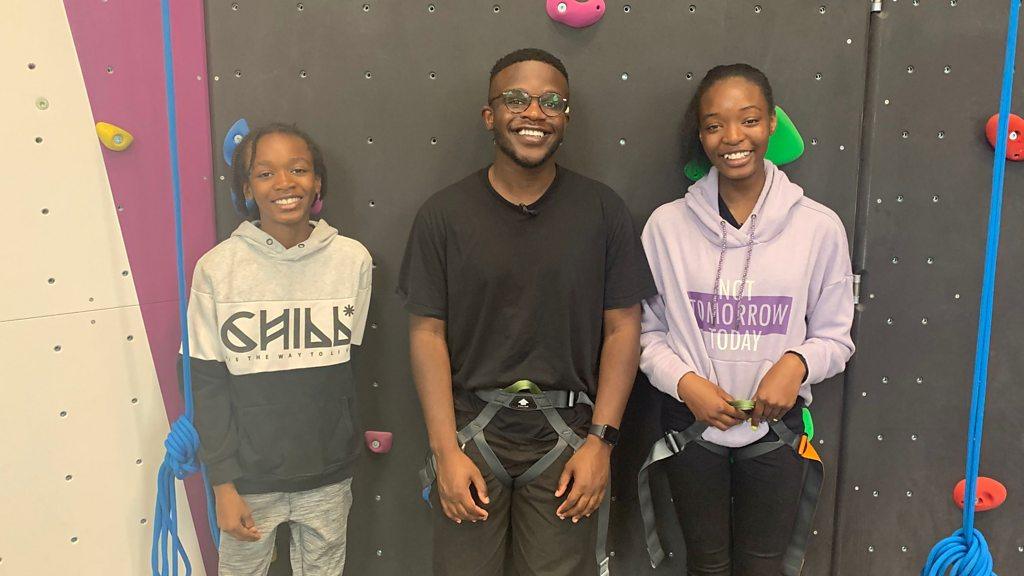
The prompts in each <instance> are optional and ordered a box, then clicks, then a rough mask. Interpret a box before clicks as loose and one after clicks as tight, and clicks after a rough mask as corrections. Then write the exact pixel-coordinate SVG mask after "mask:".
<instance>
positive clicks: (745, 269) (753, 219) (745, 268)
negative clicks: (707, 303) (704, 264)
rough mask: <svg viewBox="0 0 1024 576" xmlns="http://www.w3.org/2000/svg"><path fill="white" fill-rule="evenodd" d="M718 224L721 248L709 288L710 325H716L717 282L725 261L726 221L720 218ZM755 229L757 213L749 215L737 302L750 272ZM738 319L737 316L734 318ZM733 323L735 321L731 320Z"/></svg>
mask: <svg viewBox="0 0 1024 576" xmlns="http://www.w3.org/2000/svg"><path fill="white" fill-rule="evenodd" d="M719 225H720V227H721V231H722V248H721V251H720V252H719V253H718V268H717V269H716V270H715V285H714V287H713V288H712V290H711V294H712V296H711V325H712V326H717V325H718V300H719V297H720V296H721V292H720V290H719V288H720V287H719V283H720V282H721V281H722V264H723V263H724V262H725V250H726V240H727V238H728V237H727V235H726V232H725V226H726V222H725V220H720V221H719ZM756 230H757V214H751V215H750V236H749V238H748V239H747V257H746V261H745V262H744V263H743V277H742V278H741V279H740V293H739V294H737V295H736V300H737V302H738V301H740V300H742V299H743V293H744V291H746V289H747V274H748V273H749V272H750V259H751V256H752V255H753V253H754V232H755V231H756ZM736 320H738V318H736ZM733 325H735V321H734V322H733Z"/></svg>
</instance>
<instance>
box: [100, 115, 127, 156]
mask: <svg viewBox="0 0 1024 576" xmlns="http://www.w3.org/2000/svg"><path fill="white" fill-rule="evenodd" d="M96 135H97V136H99V137H100V142H102V143H103V145H104V146H106V147H107V148H109V149H111V150H113V151H114V152H121V151H122V150H124V149H125V148H127V147H129V146H131V145H132V140H134V138H132V135H131V133H130V132H128V131H127V130H125V129H124V128H121V127H118V126H114V125H113V124H108V123H106V122H97V123H96Z"/></svg>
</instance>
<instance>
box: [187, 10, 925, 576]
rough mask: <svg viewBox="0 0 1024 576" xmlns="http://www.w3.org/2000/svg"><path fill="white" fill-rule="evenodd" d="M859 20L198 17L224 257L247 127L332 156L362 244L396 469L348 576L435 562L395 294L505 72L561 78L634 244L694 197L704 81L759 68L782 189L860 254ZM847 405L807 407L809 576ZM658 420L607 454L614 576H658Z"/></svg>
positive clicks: (379, 421)
mask: <svg viewBox="0 0 1024 576" xmlns="http://www.w3.org/2000/svg"><path fill="white" fill-rule="evenodd" d="M908 1H909V0H908ZM868 8H869V6H868V4H867V3H866V2H838V1H826V0H821V1H819V2H813V3H811V2H806V1H800V0H773V1H772V2H761V3H757V2H752V1H751V2H737V1H729V2H722V1H709V0H694V1H693V2H691V3H687V2H678V1H675V0H645V1H644V2H635V3H633V4H629V3H624V2H621V1H613V2H608V3H607V5H606V15H605V16H604V18H603V19H602V20H601V21H600V22H598V23H597V24H595V25H594V26H592V27H590V28H587V29H572V28H568V27H565V26H563V25H561V24H557V23H555V22H553V21H551V20H550V19H549V18H548V17H547V15H546V13H545V10H544V2H541V1H540V0H531V1H520V0H516V1H514V2H513V1H505V2H502V1H500V0H497V1H495V2H479V1H475V0H435V1H434V2H428V1H427V0H424V1H423V2H382V1H376V0H344V1H338V0H334V1H320V0H314V1H304V2H298V3H295V2H272V1H270V0H260V1H247V2H231V1H229V0H209V1H208V2H207V3H206V16H207V24H208V28H207V29H208V34H209V47H210V48H209V65H210V75H211V77H212V80H213V82H212V83H211V109H212V127H213V141H214V158H215V164H214V174H215V178H216V181H215V184H216V202H217V220H218V233H219V235H220V237H226V236H227V235H228V234H229V233H230V231H231V230H232V229H233V228H234V227H235V226H236V225H237V223H238V221H239V220H238V217H237V216H236V215H235V214H234V210H233V208H232V206H231V205H230V200H229V188H228V182H227V180H228V179H229V175H228V167H227V166H226V165H225V164H224V162H223V160H222V159H220V149H219V147H220V145H221V144H220V143H221V142H222V141H223V139H224V136H225V133H226V132H227V130H228V129H229V127H230V126H231V125H232V124H234V123H235V122H236V121H237V120H238V119H239V118H245V119H247V120H248V122H249V124H250V125H257V124H261V123H265V122H269V121H275V120H280V121H286V122H296V123H298V124H299V126H300V127H303V128H305V129H307V130H308V131H309V132H310V133H311V134H312V136H313V137H314V138H315V139H317V140H318V141H319V142H320V143H321V145H322V147H323V148H324V151H325V154H326V156H327V165H328V169H329V171H330V183H329V189H328V191H327V195H326V197H325V200H324V202H325V212H324V216H325V218H326V219H327V220H328V221H330V222H331V223H332V224H334V225H336V226H339V227H340V229H341V231H342V233H343V234H346V235H349V236H353V237H355V238H357V239H359V240H360V241H362V242H363V243H364V244H366V246H367V247H368V248H369V250H370V252H371V253H372V254H373V256H374V261H375V263H376V265H377V268H376V273H375V276H374V286H375V289H374V296H373V303H372V306H371V316H370V329H369V330H368V331H367V336H366V339H365V341H364V346H363V348H364V349H363V350H362V354H361V355H360V357H358V358H357V371H358V374H359V401H360V402H361V410H362V420H363V423H364V424H365V426H366V427H367V428H368V429H375V430H388V431H393V432H394V433H395V443H394V448H393V450H392V451H391V452H390V453H389V454H384V455H380V454H369V455H368V457H367V458H366V459H365V461H364V465H363V467H362V468H361V469H360V470H359V471H358V475H357V478H356V485H355V494H356V504H355V508H354V511H353V514H352V518H351V524H350V532H349V563H350V568H349V570H350V571H351V572H352V573H355V574H374V575H377V574H379V575H397V574H403V573H409V574H422V573H425V571H426V570H427V568H426V566H428V565H429V562H430V541H431V534H430V527H429V526H430V525H429V522H428V518H429V516H428V511H427V510H426V508H425V506H424V504H423V502H422V500H420V495H419V492H420V491H419V487H418V484H417V477H416V470H417V468H418V467H419V466H420V465H421V464H422V461H423V457H424V455H425V453H426V435H425V432H424V428H423V422H422V418H421V416H420V409H419V403H418V401H417V400H416V395H415V391H414V388H413V384H412V380H411V378H410V374H409V368H408V362H407V346H408V341H407V336H406V326H407V319H406V314H405V312H404V311H403V309H402V307H401V303H400V301H399V299H398V297H397V296H395V295H394V287H395V284H396V277H397V273H398V268H399V265H400V260H401V255H402V249H403V247H404V244H405V240H406V236H407V233H408V230H409V226H410V224H411V221H412V218H413V216H414V214H415V212H416V210H417V208H418V207H419V205H420V204H421V203H422V202H423V200H425V199H426V198H427V197H428V196H429V195H430V194H431V193H433V192H434V191H436V190H438V189H440V188H441V187H443V186H445V185H447V184H449V183H451V182H454V181H456V180H458V179H460V178H461V177H463V176H464V175H466V174H468V173H469V172H471V171H473V170H477V169H479V168H480V167H482V166H485V165H486V164H487V163H488V162H489V160H490V159H491V158H492V157H493V152H492V147H491V143H490V139H489V138H488V134H487V133H486V132H485V131H484V130H483V127H482V124H481V121H480V115H479V112H480V108H481V106H483V105H484V103H485V99H486V95H487V80H488V72H489V70H490V67H491V65H492V64H493V63H494V61H495V60H496V59H497V58H498V57H500V56H501V55H503V54H505V53H507V52H509V51H511V50H513V49H515V48H520V47H526V46H538V47H543V48H546V49H548V50H551V51H552V52H554V53H555V54H557V55H559V56H560V57H562V58H563V59H564V61H565V63H566V65H567V67H568V69H569V72H570V85H571V88H572V96H571V98H572V101H573V119H572V124H571V125H570V126H569V130H568V134H567V138H566V143H565V145H564V146H563V148H562V150H561V151H560V152H559V159H560V161H561V162H562V163H564V164H565V165H566V166H568V167H569V168H572V169H574V170H578V171H580V172H583V173H584V174H588V175H590V176H592V177H594V178H597V179H600V180H602V181H604V182H606V183H608V184H609V185H611V186H612V187H614V188H615V189H616V190H617V191H618V192H619V193H620V194H621V195H622V196H623V197H624V198H625V199H626V201H627V203H628V204H629V206H630V208H631V210H632V211H633V214H634V216H635V217H636V220H637V223H638V225H642V224H643V223H644V221H645V220H646V218H647V216H648V215H649V214H650V212H651V211H652V210H653V209H654V208H655V207H657V206H658V205H660V204H662V203H665V202H668V201H670V200H672V199H674V198H677V197H679V196H680V195H681V193H682V191H683V190H684V187H685V185H686V183H685V182H684V180H683V175H682V163H681V161H680V153H681V152H680V144H681V143H680V136H679V126H680V123H681V121H682V115H683V109H684V107H685V105H686V103H687V101H688V100H689V98H690V96H691V95H692V94H693V91H694V90H695V88H696V84H697V83H698V82H699V80H700V78H701V77H702V76H703V75H704V73H705V72H706V71H707V70H708V69H709V68H711V67H712V66H713V65H715V64H719V63H723V62H734V61H747V62H750V63H752V64H755V65H757V66H759V67H762V68H763V69H764V70H765V71H766V72H767V74H768V76H769V77H770V78H771V79H772V81H773V83H774V85H775V90H776V98H777V101H778V103H779V104H780V105H781V106H782V107H783V108H784V109H785V110H786V111H787V112H788V113H789V114H790V116H791V117H792V118H793V119H794V122H795V123H796V125H797V127H798V128H799V129H800V130H801V132H802V133H803V135H804V138H805V140H806V143H807V152H806V154H805V156H804V157H803V158H802V159H800V160H799V161H797V162H796V163H795V164H793V165H791V166H789V167H787V171H788V172H789V173H790V175H791V176H792V177H793V178H794V180H795V181H797V182H799V183H800V184H802V185H803V186H804V187H805V188H806V190H807V193H808V194H809V195H810V196H811V197H813V198H815V199H817V200H820V201H822V202H824V203H826V204H827V205H829V206H831V207H832V208H834V209H835V210H836V211H837V212H838V213H839V214H840V216H841V217H842V218H843V221H844V222H845V223H846V225H847V229H848V231H849V232H850V234H851V237H852V232H853V224H854V219H855V218H854V215H855V209H856V200H857V172H858V166H859V149H860V142H861V133H860V130H861V116H862V110H863V99H864V78H865V67H866V51H867V37H866V34H867V29H868V17H869V13H868ZM723 38H728V42H723ZM826 102H827V103H828V105H827V108H825V107H824V105H823V103H826ZM842 389H843V382H842V379H841V378H836V379H833V380H831V381H829V382H825V383H822V384H821V385H820V386H819V388H818V391H817V392H816V394H815V399H816V401H815V405H814V409H815V415H816V416H817V424H818V437H817V438H816V439H815V442H816V447H817V448H818V450H819V451H820V452H821V453H822V455H823V457H824V458H825V460H826V461H827V463H828V464H827V467H828V476H829V480H828V484H827V485H826V490H825V495H824V497H823V499H822V504H821V510H820V512H819V514H818V517H817V520H816V526H815V530H816V535H815V537H814V538H813V540H812V548H811V551H810V557H809V560H808V570H807V574H813V575H821V574H827V573H828V569H829V560H830V557H831V547H832V540H833V533H832V526H833V515H834V508H833V491H834V489H833V487H834V480H835V478H836V475H837V470H836V464H837V463H838V462H839V445H840V435H839V432H840V425H839V424H840V414H841V409H842ZM658 402H659V398H658V396H657V394H656V393H654V392H653V391H652V390H651V389H650V388H649V387H648V386H647V385H641V386H638V388H637V391H636V393H635V394H634V398H633V401H632V403H631V407H630V410H629V414H628V415H627V423H626V424H625V426H624V431H625V432H626V440H625V442H624V446H622V447H621V448H619V449H617V451H616V452H617V456H616V458H617V463H616V475H615V479H614V493H615V498H616V502H615V506H614V509H615V512H614V514H615V516H614V523H613V526H612V532H613V534H612V544H611V546H610V549H611V550H613V551H614V552H615V557H614V560H613V570H614V571H617V572H618V573H620V574H644V573H647V572H653V571H651V570H650V569H649V568H648V567H647V561H646V558H645V553H644V551H643V549H642V547H641V546H640V543H639V541H638V531H639V528H640V519H639V516H638V513H637V509H636V506H635V500H636V498H635V488H636V482H635V480H634V478H635V473H636V469H637V468H638V466H639V462H640V459H641V458H642V455H643V454H644V453H645V452H646V450H647V448H648V446H649V443H650V442H651V441H652V440H653V431H654V426H655V422H654V420H653V419H652V417H651V414H655V413H656V410H657V404H658ZM666 531H667V537H666V540H668V542H669V544H670V549H672V545H676V548H674V554H673V558H671V559H669V560H668V561H666V563H665V564H664V565H663V567H662V568H660V569H659V570H658V571H657V573H659V574H668V573H678V572H679V570H680V569H681V568H680V562H681V561H682V557H681V554H678V553H679V552H680V551H679V548H678V542H679V537H678V535H677V534H672V533H671V526H667V527H666Z"/></svg>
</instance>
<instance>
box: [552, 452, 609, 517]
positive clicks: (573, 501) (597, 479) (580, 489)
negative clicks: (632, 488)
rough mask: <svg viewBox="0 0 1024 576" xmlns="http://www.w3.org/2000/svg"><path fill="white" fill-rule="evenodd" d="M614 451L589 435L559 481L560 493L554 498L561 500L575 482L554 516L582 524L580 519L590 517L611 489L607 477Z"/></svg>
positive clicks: (564, 469) (558, 491)
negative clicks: (607, 489)
mask: <svg viewBox="0 0 1024 576" xmlns="http://www.w3.org/2000/svg"><path fill="white" fill-rule="evenodd" d="M611 454H612V447H611V446H609V445H608V444H606V443H605V442H603V441H602V440H600V439H599V438H598V437H597V436H591V435H587V440H586V441H585V442H584V443H583V446H582V447H581V448H580V449H579V450H577V451H576V453H575V454H573V455H572V458H569V461H568V462H566V463H565V468H563V469H562V476H561V477H560V478H559V479H558V490H555V497H556V498H561V497H562V495H563V494H565V493H566V490H567V489H568V488H569V483H570V482H572V490H569V495H568V496H566V498H565V500H564V501H563V502H562V505H561V506H559V507H558V510H556V511H555V515H556V516H558V517H559V518H560V519H562V520H565V519H566V518H567V517H568V518H572V521H573V522H579V521H580V518H584V517H589V516H590V515H591V514H593V513H594V511H595V510H597V508H598V507H599V506H600V505H601V501H602V500H604V493H605V488H607V487H608V475H609V469H610V467H611Z"/></svg>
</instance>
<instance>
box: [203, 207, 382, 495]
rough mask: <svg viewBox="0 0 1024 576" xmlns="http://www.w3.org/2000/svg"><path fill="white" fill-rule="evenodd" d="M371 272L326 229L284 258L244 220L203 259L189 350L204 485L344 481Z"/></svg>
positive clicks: (358, 252) (295, 486)
mask: <svg viewBox="0 0 1024 576" xmlns="http://www.w3.org/2000/svg"><path fill="white" fill-rule="evenodd" d="M310 224H311V225H313V223H310ZM371 274H372V264H371V259H370V254H369V253H368V252H367V251H366V248H364V247H363V245H362V244H360V243H359V242H357V241H355V240H352V239H350V238H346V237H344V236H341V235H339V234H338V231H337V230H335V229H334V228H332V227H331V226H330V225H328V224H327V222H326V221H324V220H320V221H319V222H317V223H315V226H314V228H313V231H312V234H311V235H310V237H309V238H308V239H307V240H306V241H305V242H303V243H301V244H298V245H297V246H293V247H292V248H289V249H285V248H284V246H282V245H281V244H280V243H278V242H277V241H276V240H274V239H273V238H272V237H270V236H269V235H268V234H266V233H265V232H263V231H262V230H261V229H260V228H259V226H258V223H252V222H244V223H242V224H241V225H240V226H239V227H238V229H237V230H235V231H234V233H233V234H232V235H231V237H230V238H228V239H227V240H225V241H224V242H221V243H220V244H218V245H217V246H215V247H214V248H213V249H212V250H210V251H209V252H207V253H206V254H205V255H203V257H202V258H200V260H199V262H198V263H197V264H196V269H195V274H194V278H193V282H192V291H191V296H190V299H189V308H188V318H189V346H190V355H191V357H192V370H193V391H194V398H195V425H196V429H197V430H198V431H199V436H200V440H201V450H200V456H201V458H202V459H203V461H204V462H205V463H206V465H207V468H208V472H209V475H210V480H211V482H213V483H214V484H221V483H224V482H232V481H233V482H234V483H235V486H236V488H237V489H238V490H239V492H240V493H257V492H296V491H301V490H309V489H312V488H316V487H318V486H323V485H326V484H330V483H333V482H338V481H341V480H344V479H345V478H347V477H348V476H350V475H351V463H352V461H353V459H354V458H355V457H356V455H357V454H358V451H359V446H360V444H359V438H358V435H357V426H356V423H355V419H354V413H355V410H354V405H353V403H354V399H355V393H354V382H353V376H352V370H351V365H350V363H349V358H350V349H351V345H353V344H356V345H358V344H360V343H361V342H362V337H363V329H364V326H365V324H366V316H367V311H368V307H369V301H370V281H371Z"/></svg>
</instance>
